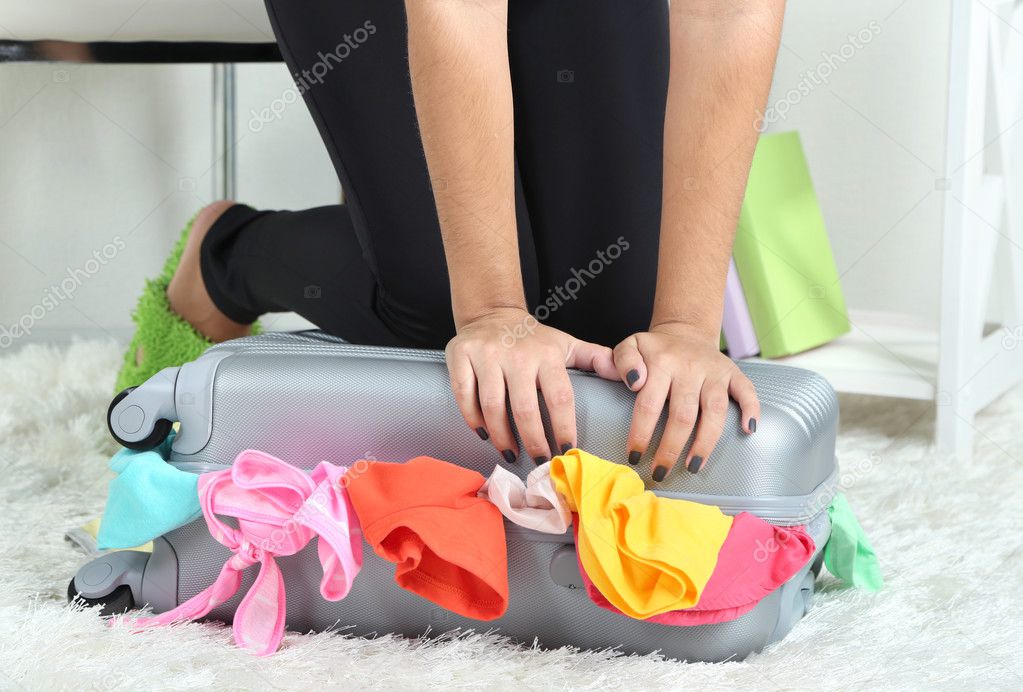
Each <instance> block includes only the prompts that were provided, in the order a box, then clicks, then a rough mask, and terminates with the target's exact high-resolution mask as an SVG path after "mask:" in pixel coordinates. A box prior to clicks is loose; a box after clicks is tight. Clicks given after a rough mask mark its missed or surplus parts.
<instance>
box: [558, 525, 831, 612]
mask: <svg viewBox="0 0 1023 692" xmlns="http://www.w3.org/2000/svg"><path fill="white" fill-rule="evenodd" d="M574 526H575V532H576V535H577V536H578V532H579V522H574ZM814 550H816V547H815V546H814V543H813V539H812V538H810V535H809V534H807V533H806V527H804V526H791V527H781V526H773V525H772V524H768V523H767V522H766V521H764V520H763V519H761V518H760V517H757V516H754V515H752V514H749V513H747V512H743V513H741V514H738V515H736V517H735V518H734V519H733V521H732V528H731V529H730V530H729V531H728V535H727V536H726V537H725V542H724V543H723V544H722V545H721V550H720V551H719V552H718V561H717V565H715V567H714V572H713V573H712V574H711V575H710V580H709V581H708V582H707V586H706V587H705V588H704V590H703V593H702V594H701V596H700V602H699V603H697V604H696V605H695V606H693V607H692V608H686V609H685V610H673V611H671V612H669V613H661V614H660V615H655V616H653V617H651V618H648V619H647V620H645V621H644V622H656V623H658V624H661V625H678V626H682V625H689V626H691V625H709V624H713V623H717V622H728V621H730V620H735V619H736V618H738V617H740V616H742V615H745V614H746V613H748V612H749V611H751V610H753V608H754V607H755V606H756V605H757V603H759V602H760V599H762V598H763V597H764V596H766V595H767V594H769V593H771V592H772V591H774V590H775V589H776V588H778V587H779V586H781V585H782V584H784V583H785V582H787V581H788V580H789V579H791V578H792V576H793V575H794V574H795V573H796V572H798V571H799V570H800V569H802V568H803V566H804V565H806V563H807V562H808V561H809V560H810V557H811V556H812V555H813V553H814ZM579 574H580V575H581V576H582V579H583V584H584V586H585V587H586V593H587V595H589V597H590V600H592V601H593V602H594V603H596V604H597V605H599V606H600V607H601V608H606V609H607V610H610V611H613V612H615V613H621V611H620V610H618V609H617V608H615V607H614V606H613V605H611V603H610V602H609V601H608V600H607V599H606V598H604V595H603V594H602V593H600V591H599V590H598V589H597V587H596V586H594V584H593V582H591V581H590V578H589V577H588V576H587V575H586V571H585V570H584V569H583V566H582V564H580V565H579Z"/></svg>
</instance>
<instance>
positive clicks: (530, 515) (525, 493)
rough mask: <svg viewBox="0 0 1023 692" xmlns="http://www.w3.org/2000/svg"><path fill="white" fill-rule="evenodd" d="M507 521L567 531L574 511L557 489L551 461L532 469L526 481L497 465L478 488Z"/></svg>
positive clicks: (555, 531) (543, 531) (545, 531)
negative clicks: (552, 475) (552, 474)
mask: <svg viewBox="0 0 1023 692" xmlns="http://www.w3.org/2000/svg"><path fill="white" fill-rule="evenodd" d="M478 494H479V496H480V497H485V498H487V499H489V500H490V501H491V502H492V503H494V506H495V507H497V508H498V509H499V510H500V511H501V514H503V515H504V516H505V518H506V519H508V521H510V522H512V523H513V524H517V525H519V526H524V527H525V528H527V529H533V530H534V531H540V532H542V533H558V534H560V533H565V532H566V531H568V527H569V525H570V524H571V523H572V513H571V512H570V511H569V509H568V505H567V504H565V499H564V498H563V497H562V496H561V495H560V494H558V491H557V490H555V489H554V483H553V482H552V481H551V465H550V463H549V462H548V463H546V464H541V465H540V466H537V467H536V468H535V469H533V470H532V471H530V472H529V475H528V476H526V482H525V483H523V482H522V479H521V478H519V477H518V476H516V475H515V474H514V473H512V472H511V471H509V470H508V469H506V468H504V467H503V466H495V467H494V471H493V473H491V474H490V478H488V479H487V482H486V483H484V484H483V487H481V488H480V489H479V493H478Z"/></svg>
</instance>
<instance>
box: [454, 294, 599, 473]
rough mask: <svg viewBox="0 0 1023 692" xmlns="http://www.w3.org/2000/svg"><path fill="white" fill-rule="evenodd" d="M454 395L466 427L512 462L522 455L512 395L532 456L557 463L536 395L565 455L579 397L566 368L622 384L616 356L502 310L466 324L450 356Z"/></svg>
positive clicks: (539, 461)
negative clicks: (511, 420)
mask: <svg viewBox="0 0 1023 692" xmlns="http://www.w3.org/2000/svg"><path fill="white" fill-rule="evenodd" d="M445 355H446V356H447V362H448V372H449V373H450V374H451V388H452V390H453V391H454V393H455V401H456V402H458V408H459V409H460V410H461V411H462V415H463V416H464V417H465V421H466V422H467V423H468V424H469V427H471V428H472V429H473V430H475V431H476V434H478V435H479V436H480V437H481V438H483V439H484V440H486V439H488V438H489V439H490V440H491V441H492V442H493V444H494V446H495V447H496V448H497V450H498V451H499V452H501V454H503V455H504V458H505V460H506V461H507V462H508V463H512V462H514V461H515V459H516V457H517V456H518V446H517V445H516V444H515V437H514V436H513V435H512V431H511V425H510V424H509V417H508V411H507V407H506V405H505V395H506V394H507V399H508V401H510V403H511V409H512V410H511V414H512V416H514V418H515V425H516V427H517V428H518V431H519V435H520V436H521V438H522V443H523V445H524V446H525V448H526V453H527V454H529V456H530V457H531V458H532V459H533V460H534V461H535V462H536V463H537V464H542V463H544V462H545V461H547V460H548V459H550V457H551V452H552V450H551V449H550V446H549V445H548V444H547V436H546V435H545V434H544V429H543V422H542V421H541V419H540V405H539V400H538V398H537V390H538V389H539V390H540V391H542V392H543V397H544V402H545V403H546V404H547V410H548V412H549V413H550V419H551V427H552V428H553V431H554V439H555V441H556V442H557V445H558V448H559V449H558V451H559V452H560V451H565V450H568V449H569V448H571V447H574V446H575V444H576V430H575V397H574V395H573V393H572V384H571V382H569V379H568V372H567V370H566V368H577V369H579V370H591V371H595V372H596V373H597V374H598V375H600V376H601V377H605V378H607V379H611V380H617V379H618V371H617V370H616V369H615V365H614V360H613V358H612V355H611V349H610V348H608V347H606V346H598V345H597V344H592V343H589V342H587V341H580V340H579V339H576V338H574V337H573V336H571V335H569V334H566V333H565V332H563V331H560V330H558V329H554V328H552V327H548V326H545V325H543V324H540V323H539V322H537V321H536V319H535V318H534V317H533V316H532V315H530V314H529V313H528V312H526V311H525V310H521V309H518V308H500V309H497V310H493V311H491V312H489V313H487V314H486V315H484V316H482V317H478V318H476V319H474V320H472V321H471V322H468V323H466V324H464V325H462V326H461V327H460V328H459V329H458V334H457V335H456V336H455V338H453V339H452V340H451V341H449V342H448V345H447V348H446V349H445Z"/></svg>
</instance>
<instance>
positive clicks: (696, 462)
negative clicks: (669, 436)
mask: <svg viewBox="0 0 1023 692" xmlns="http://www.w3.org/2000/svg"><path fill="white" fill-rule="evenodd" d="M701 466H703V457H693V458H692V459H690V460H689V473H696V472H697V471H699V470H700V467H701Z"/></svg>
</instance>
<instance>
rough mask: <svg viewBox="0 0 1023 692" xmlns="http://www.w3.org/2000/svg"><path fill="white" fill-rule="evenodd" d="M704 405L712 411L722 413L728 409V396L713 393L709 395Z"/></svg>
mask: <svg viewBox="0 0 1023 692" xmlns="http://www.w3.org/2000/svg"><path fill="white" fill-rule="evenodd" d="M704 406H705V407H706V408H707V410H708V411H710V412H711V413H714V414H717V415H721V414H723V413H725V412H726V411H727V410H728V397H727V396H722V395H721V394H712V395H710V396H709V397H707V403H706V404H704Z"/></svg>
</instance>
